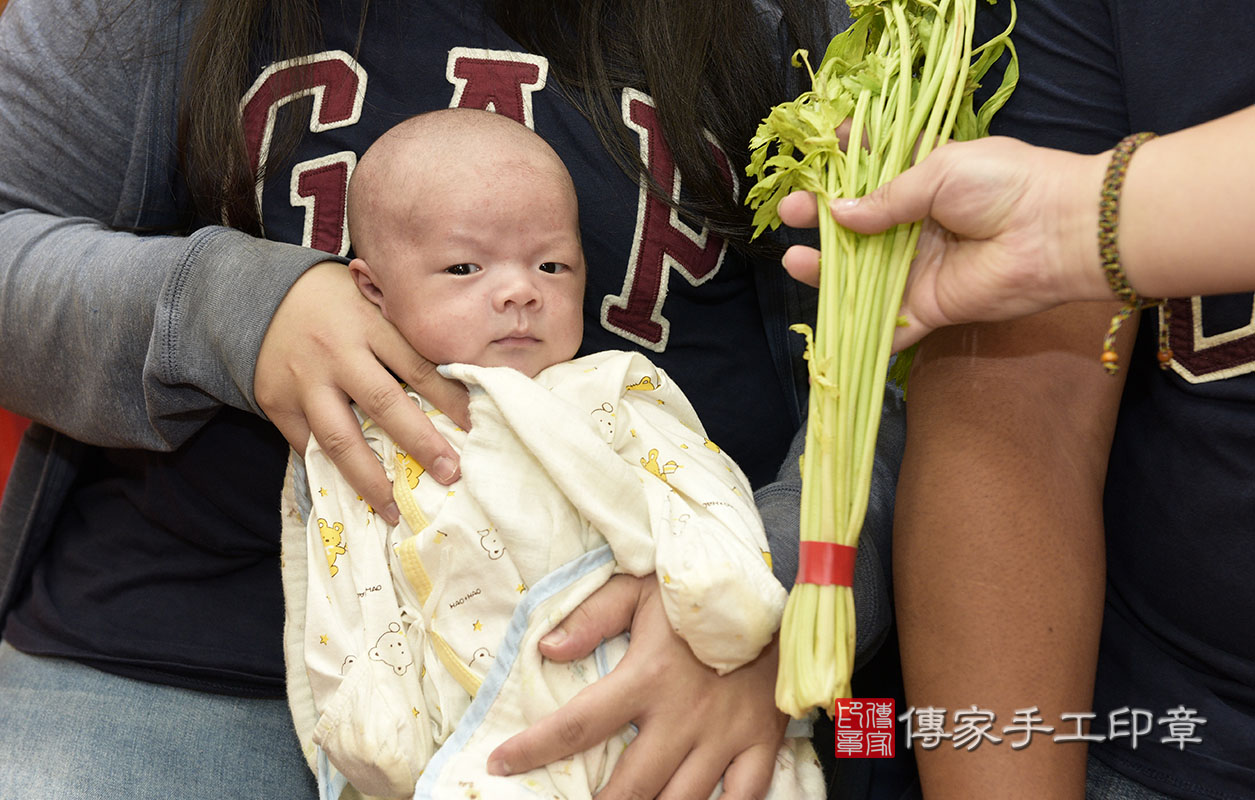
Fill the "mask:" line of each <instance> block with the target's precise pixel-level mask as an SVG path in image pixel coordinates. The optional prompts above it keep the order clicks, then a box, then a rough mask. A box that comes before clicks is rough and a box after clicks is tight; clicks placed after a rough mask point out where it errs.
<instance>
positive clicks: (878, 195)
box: [780, 137, 1110, 350]
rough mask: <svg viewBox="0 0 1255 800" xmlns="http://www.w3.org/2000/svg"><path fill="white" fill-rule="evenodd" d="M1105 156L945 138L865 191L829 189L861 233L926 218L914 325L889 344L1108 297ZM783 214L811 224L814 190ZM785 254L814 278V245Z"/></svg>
mask: <svg viewBox="0 0 1255 800" xmlns="http://www.w3.org/2000/svg"><path fill="white" fill-rule="evenodd" d="M1105 164H1106V157H1105V156H1081V155H1075V154H1072V153H1065V152H1062V151H1058V150H1050V149H1046V148H1041V147H1032V146H1030V145H1027V144H1024V143H1022V142H1018V141H1016V140H1014V139H1006V138H999V137H993V138H988V139H980V140H977V141H974V142H961V143H953V144H948V145H946V146H944V147H942V148H939V149H938V150H937V151H935V152H934V153H932V154H931V155H929V156H928V158H926V159H924V160H923V161H922V162H921V163H920V164H918V165H917V166H915V167H913V168H911V169H909V170H907V171H906V172H904V173H902V174H901V175H900V176H898V177H897V178H896V179H894V180H893V181H891V182H889V183H888V184H886V185H884V186H882V187H880V188H879V189H877V190H876V191H874V192H872V193H871V194H869V195H867V196H866V197H863V198H861V199H858V200H834V201H833V202H832V203H831V206H830V209H831V211H832V215H833V217H834V218H835V219H836V221H837V222H838V223H840V224H841V225H844V226H845V227H847V228H849V229H851V230H854V231H857V232H859V233H878V232H880V231H883V230H886V229H888V228H890V227H891V226H893V225H897V224H900V223H905V222H914V221H916V220H920V219H925V218H927V219H925V223H924V230H923V232H922V234H921V235H920V240H919V247H918V252H917V254H916V257H915V260H914V262H913V263H912V265H911V272H910V275H909V277H908V278H907V283H906V291H905V293H904V295H903V298H902V311H901V314H902V316H904V317H905V318H906V320H907V325H906V326H905V327H900V328H898V330H897V332H896V333H895V335H894V340H893V348H894V350H901V349H902V348H904V347H907V346H909V345H911V344H913V343H915V342H916V341H918V340H920V339H922V338H923V337H924V335H925V334H927V333H928V332H929V331H931V330H933V329H935V328H939V327H941V326H943V325H953V324H956V323H961V322H981V321H985V322H990V321H996V320H1005V319H1012V318H1015V317H1020V316H1026V315H1028V314H1032V313H1035V312H1037V311H1042V310H1045V309H1047V308H1050V307H1052V306H1055V305H1058V304H1060V303H1062V302H1066V301H1068V300H1081V299H1110V294H1109V290H1108V289H1107V287H1106V283H1105V280H1104V278H1103V274H1102V270H1101V269H1100V267H1099V259H1098V245H1097V232H1098V227H1097V220H1098V208H1097V202H1098V195H1099V189H1100V187H1101V186H1102V175H1103V171H1104V169H1105ZM780 217H781V219H783V220H784V221H785V223H786V224H789V225H792V226H794V227H814V226H815V225H816V223H817V218H818V210H817V208H816V203H815V198H814V197H813V196H812V195H808V194H803V193H795V194H793V195H790V196H789V197H787V198H785V199H784V200H783V201H782V202H781V203H780ZM784 265H785V269H787V270H788V271H789V273H790V274H791V275H793V276H794V277H795V278H797V279H798V280H801V281H803V282H805V283H810V284H812V285H816V284H818V281H819V254H818V252H817V251H816V250H814V249H813V248H808V247H801V246H794V247H792V248H790V249H789V251H788V252H787V253H785V257H784Z"/></svg>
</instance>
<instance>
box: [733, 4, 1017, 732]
mask: <svg viewBox="0 0 1255 800" xmlns="http://www.w3.org/2000/svg"><path fill="white" fill-rule="evenodd" d="M848 2H849V6H850V9H851V12H852V14H853V16H854V17H855V21H854V23H853V25H851V26H850V28H848V29H847V30H846V31H845V32H843V33H842V34H840V35H838V36H837V37H836V38H834V39H833V41H832V43H831V44H830V45H829V46H828V51H827V52H826V53H825V54H824V58H823V60H822V61H821V62H820V64H819V67H818V68H817V69H814V70H813V71H811V72H810V74H811V81H812V89H811V91H808V92H805V93H803V94H802V95H801V96H800V97H798V98H797V99H796V100H794V101H792V102H789V103H783V104H781V105H779V106H776V107H775V108H773V109H772V110H771V112H770V114H768V116H767V117H766V119H765V120H764V121H763V123H762V125H760V127H759V130H758V134H757V135H756V136H755V137H754V139H753V141H752V142H751V143H750V147H751V149H752V150H753V153H752V156H751V160H750V165H749V167H748V168H747V170H746V171H747V173H748V174H749V175H750V176H752V177H756V178H757V179H758V182H757V184H756V185H755V186H754V187H753V188H752V189H751V190H750V192H749V195H748V197H747V198H746V200H747V202H748V203H749V204H750V205H751V206H753V207H755V208H756V209H757V211H756V214H755V217H754V222H755V226H756V230H755V233H756V234H758V233H761V232H762V231H763V230H765V229H766V228H768V227H771V228H773V229H774V228H775V227H776V226H778V225H779V224H780V221H779V217H778V215H777V213H776V209H777V206H778V205H779V203H780V200H781V199H782V198H783V197H784V196H785V195H787V194H788V193H789V192H791V191H795V190H806V191H810V192H814V193H815V195H816V201H817V203H818V206H819V238H820V253H821V256H820V259H821V272H820V289H819V310H818V318H817V323H816V330H815V331H814V332H813V333H812V332H811V331H810V330H809V328H806V327H805V326H798V329H799V330H800V331H801V332H802V333H803V334H804V335H806V337H807V359H808V361H809V369H810V375H811V395H810V410H809V419H808V426H809V428H808V431H807V442H806V451H805V455H804V457H803V459H802V465H801V469H802V487H803V488H802V531H801V536H802V547H801V549H800V557H799V562H800V563H799V581H798V583H797V584H796V585H795V586H794V589H793V591H792V593H791V594H790V596H789V603H788V606H787V607H786V609H785V615H784V623H783V627H782V628H781V638H780V672H779V678H778V681H777V685H776V703H777V705H778V706H779V707H780V708H781V709H782V710H784V711H786V712H787V713H789V714H792V715H793V716H802V715H804V714H805V713H807V711H808V710H809V709H810V708H811V707H813V706H817V705H818V706H823V707H824V708H827V709H829V710H831V708H832V706H833V702H834V700H835V699H836V698H838V697H848V696H849V693H850V684H849V681H850V674H851V672H852V670H853V657H854V608H853V599H852V594H851V592H850V588H849V583H850V582H851V580H850V577H851V574H852V564H853V557H852V556H853V548H854V547H855V546H856V545H857V542H858V534H859V531H860V530H861V529H862V525H863V517H864V514H865V512H866V509H867V500H868V493H869V491H870V482H871V471H872V457H873V453H874V450H875V440H876V431H877V428H878V425H879V420H880V408H881V404H882V402H883V395H884V385H885V376H886V372H887V369H888V361H889V352H890V344H891V341H892V339H893V333H894V329H895V327H896V325H897V311H898V308H899V305H900V303H901V299H902V291H903V286H904V283H905V280H906V275H907V271H908V268H909V267H910V263H911V259H912V257H913V256H914V254H915V248H916V243H917V241H918V239H919V234H920V223H918V222H916V223H913V224H910V225H899V226H896V227H894V228H891V229H889V230H888V231H886V232H884V233H879V234H875V235H861V234H854V233H852V232H850V231H848V230H845V229H843V228H841V227H840V226H838V225H837V224H836V223H835V222H834V221H833V219H832V217H831V215H830V214H829V213H827V208H828V204H829V202H830V201H831V200H832V199H834V198H840V197H859V196H861V195H863V194H866V193H868V192H871V191H873V190H874V189H876V188H877V187H879V186H881V185H882V184H884V183H887V182H888V181H890V180H891V179H893V178H894V177H895V176H897V175H898V174H899V173H901V172H903V171H904V170H905V169H907V168H908V167H909V166H910V164H911V163H912V162H913V161H914V160H917V159H922V158H924V157H925V156H926V155H927V154H928V153H929V152H931V151H932V150H933V149H934V148H936V147H937V146H939V145H940V144H943V143H944V142H946V141H948V140H949V139H951V138H954V139H973V138H976V137H978V136H981V135H984V134H985V133H986V132H987V131H988V127H989V119H990V117H991V116H992V115H993V113H994V112H995V111H996V110H997V109H998V108H1000V107H1001V106H1002V104H1003V103H1004V102H1005V101H1006V98H1007V96H1008V95H1009V94H1010V92H1011V90H1012V88H1013V87H1014V84H1015V79H1016V76H1017V71H1016V68H1015V60H1014V57H1012V59H1011V64H1010V66H1008V67H1007V69H1006V71H1005V73H1004V78H1003V81H1002V84H1001V86H1000V87H999V88H998V90H997V91H995V92H994V93H993V95H992V96H991V97H990V99H989V100H988V101H987V102H986V103H985V104H984V105H983V106H982V107H981V108H980V109H979V110H977V109H976V108H975V106H974V101H973V94H974V90H975V88H976V86H977V82H978V81H979V80H980V79H981V78H982V77H983V76H984V74H985V73H986V72H987V71H988V70H989V68H990V67H991V66H992V65H993V63H994V62H995V61H996V60H997V59H998V57H999V56H1000V55H1001V54H1002V53H1003V51H1004V50H1006V49H1008V48H1009V47H1010V41H1009V39H1008V34H1009V32H1010V29H1009V28H1008V30H1007V31H1004V32H1003V33H1001V34H1000V35H999V36H997V37H995V38H993V39H991V40H990V41H989V42H986V43H984V44H982V45H980V46H979V47H974V46H973V43H972V39H973V22H974V16H975V12H976V0H936V2H929V0H848ZM1013 55H1014V54H1013ZM794 61H795V64H798V65H800V64H801V63H806V66H807V69H808V70H810V69H811V68H810V65H809V63H807V62H806V53H805V52H799V53H798V55H797V56H795V59H794ZM847 122H848V123H849V125H848V130H850V131H851V133H850V136H849V140H850V145H849V146H848V147H845V148H844V149H843V147H842V144H841V142H840V140H839V138H838V134H837V129H838V128H839V127H840V126H841V125H842V124H843V123H847ZM860 134H861V135H860Z"/></svg>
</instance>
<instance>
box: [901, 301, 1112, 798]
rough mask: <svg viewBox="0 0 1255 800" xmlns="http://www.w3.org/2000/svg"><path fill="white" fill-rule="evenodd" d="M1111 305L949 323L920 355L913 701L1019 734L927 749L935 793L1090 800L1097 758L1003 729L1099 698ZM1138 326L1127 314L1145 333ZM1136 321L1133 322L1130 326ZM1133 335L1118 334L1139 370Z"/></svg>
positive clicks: (912, 500)
mask: <svg viewBox="0 0 1255 800" xmlns="http://www.w3.org/2000/svg"><path fill="white" fill-rule="evenodd" d="M1113 310H1114V306H1112V305H1111V304H1107V303H1100V304H1081V305H1072V306H1064V307H1062V308H1059V309H1056V310H1054V311H1051V312H1046V313H1045V314H1042V315H1038V316H1035V317H1029V318H1026V319H1023V320H1019V321H1016V322H1011V323H1002V324H984V325H970V326H965V327H955V328H946V329H943V330H940V331H937V332H936V333H934V334H932V335H931V336H929V337H928V338H926V339H925V340H924V341H923V342H922V343H921V345H920V350H919V353H918V355H917V360H916V366H915V369H914V371H913V373H912V375H911V382H910V403H908V405H907V408H908V411H907V415H908V430H909V435H908V437H907V446H906V453H905V457H904V460H903V465H902V472H901V476H900V482H899V485H898V501H897V508H896V514H895V526H894V570H895V572H894V591H895V599H896V608H897V614H898V617H897V618H898V625H899V635H900V637H901V645H902V666H903V675H904V678H905V681H906V692H907V702H908V705H909V706H910V707H912V708H916V709H922V708H938V709H945V710H946V712H947V722H946V726H945V727H946V730H947V731H953V730H954V724H955V719H954V716H953V715H954V713H955V712H956V711H966V710H969V709H971V707H972V706H976V707H978V709H981V710H988V711H992V712H993V713H994V714H995V715H996V722H995V724H994V726H993V729H992V732H993V733H994V734H995V735H1003V736H1005V737H1006V738H1005V739H1004V741H1003V742H1002V743H1001V744H998V745H993V744H991V743H990V742H988V741H985V742H982V743H980V744H982V745H983V746H979V747H977V748H976V749H974V750H971V751H969V750H968V749H966V748H959V749H956V746H955V744H954V743H953V742H952V741H943V742H942V743H941V744H940V746H939V747H937V748H936V749H934V750H922V749H920V748H919V743H918V742H916V743H915V756H916V759H917V761H918V764H919V770H920V777H921V782H922V786H923V790H924V793H925V796H926V797H928V798H929V800H935V799H936V798H940V799H941V800H944V799H945V798H970V797H1005V798H1043V799H1049V798H1077V797H1081V796H1082V795H1083V787H1084V777H1085V748H1084V746H1083V745H1077V744H1055V743H1052V742H1051V741H1050V738H1049V734H1038V736H1037V740H1036V741H1035V742H1033V745H1032V746H1030V747H1026V748H1023V749H1019V750H1017V749H1013V748H1012V747H1011V746H1010V742H1011V741H1014V740H1016V739H1019V738H1021V737H1020V736H1019V735H1013V734H1002V728H1003V726H1005V725H1009V724H1011V723H1012V722H1013V721H1014V720H1015V717H1016V712H1017V711H1019V710H1021V709H1028V708H1032V707H1036V709H1037V714H1038V715H1039V716H1040V717H1041V718H1042V719H1043V720H1044V722H1043V723H1042V724H1044V725H1048V726H1053V727H1054V729H1055V731H1056V732H1057V733H1069V732H1074V731H1075V724H1074V723H1071V722H1067V721H1064V720H1061V719H1060V715H1061V714H1062V713H1068V712H1071V713H1078V712H1085V711H1088V710H1089V708H1090V706H1091V702H1092V691H1093V680H1094V669H1095V665H1096V663H1097V649H1098V634H1099V626H1100V623H1101V618H1102V608H1103V589H1104V575H1105V567H1104V563H1105V562H1104V547H1103V527H1102V488H1103V482H1104V477H1105V473H1106V464H1107V453H1108V450H1109V447H1110V441H1111V435H1112V430H1113V428H1114V422H1115V416H1116V409H1117V407H1118V403H1119V396H1120V392H1121V389H1122V385H1123V377H1122V374H1123V373H1122V374H1121V376H1119V377H1116V378H1112V377H1110V376H1108V375H1107V374H1106V373H1105V371H1104V370H1103V369H1102V367H1101V366H1100V365H1099V363H1098V359H1097V356H1096V352H1097V349H1098V348H1097V344H1096V341H1097V340H1096V338H1095V337H1101V334H1102V332H1103V331H1104V330H1105V328H1106V325H1107V322H1108V319H1109V318H1110V315H1111V312H1112V311H1113ZM1132 322H1133V321H1131V323H1132ZM1128 327H1129V328H1135V327H1136V325H1135V324H1130V325H1129V326H1128ZM1132 334H1133V331H1132V330H1125V331H1122V333H1121V340H1120V348H1119V349H1120V351H1121V355H1122V357H1123V358H1124V359H1126V360H1127V358H1128V354H1129V351H1130V350H1131V345H1132Z"/></svg>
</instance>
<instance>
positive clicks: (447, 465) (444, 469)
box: [431, 456, 458, 484]
mask: <svg viewBox="0 0 1255 800" xmlns="http://www.w3.org/2000/svg"><path fill="white" fill-rule="evenodd" d="M431 472H432V474H433V475H435V476H436V480H438V481H440V482H441V483H443V484H450V483H453V482H454V481H455V480H457V477H458V462H456V461H454V460H453V459H451V458H449V457H448V456H439V457H437V458H436V461H435V463H433V464H432V465H431Z"/></svg>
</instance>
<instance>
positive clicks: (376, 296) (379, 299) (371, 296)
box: [349, 258, 383, 311]
mask: <svg viewBox="0 0 1255 800" xmlns="http://www.w3.org/2000/svg"><path fill="white" fill-rule="evenodd" d="M349 274H350V275H352V276H353V282H354V283H356V284H357V290H358V291H359V292H361V293H362V297H365V298H366V299H367V300H369V301H370V302H372V303H374V304H375V305H377V306H379V309H380V310H381V311H383V292H382V291H380V289H379V286H378V285H376V284H375V277H374V274H373V273H372V272H371V270H370V265H369V264H367V263H366V260H365V259H363V258H355V259H353V260H352V261H350V262H349Z"/></svg>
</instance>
